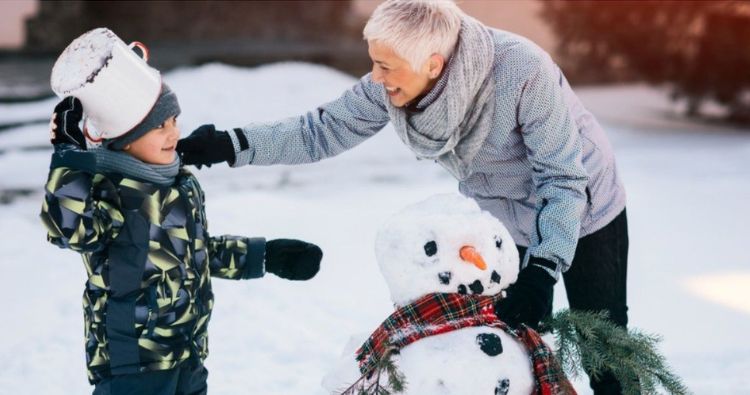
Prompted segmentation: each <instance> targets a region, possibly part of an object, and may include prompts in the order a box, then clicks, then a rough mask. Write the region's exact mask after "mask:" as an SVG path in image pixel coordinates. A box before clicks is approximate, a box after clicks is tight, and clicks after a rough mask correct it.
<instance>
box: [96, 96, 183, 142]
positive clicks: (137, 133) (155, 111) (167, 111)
mask: <svg viewBox="0 0 750 395" xmlns="http://www.w3.org/2000/svg"><path fill="white" fill-rule="evenodd" d="M177 115H180V103H178V102H177V95H175V94H174V92H172V90H171V89H169V86H167V84H165V83H162V84H161V94H159V98H158V99H156V103H155V104H154V107H153V108H152V109H151V111H150V112H149V113H148V114H147V115H146V117H145V118H144V119H143V121H141V123H139V124H138V125H136V126H135V127H134V128H133V129H131V130H130V131H129V132H127V133H125V134H123V135H122V136H119V137H116V138H113V139H108V140H104V142H103V143H102V145H104V147H106V148H109V149H111V150H117V151H119V150H122V149H123V148H125V146H126V145H128V144H130V143H132V142H133V141H135V140H137V139H138V138H140V137H141V136H143V135H144V134H146V133H147V132H148V131H149V130H151V129H154V128H156V127H158V126H159V125H161V124H162V123H163V122H164V121H166V120H167V119H168V118H169V117H172V116H177Z"/></svg>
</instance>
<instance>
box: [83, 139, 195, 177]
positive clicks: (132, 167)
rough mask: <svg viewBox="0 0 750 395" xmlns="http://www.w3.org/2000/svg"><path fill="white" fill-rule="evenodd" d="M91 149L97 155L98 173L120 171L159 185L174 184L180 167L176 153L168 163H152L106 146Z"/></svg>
mask: <svg viewBox="0 0 750 395" xmlns="http://www.w3.org/2000/svg"><path fill="white" fill-rule="evenodd" d="M91 151H93V152H94V154H95V155H96V172H97V173H120V174H124V175H126V176H128V177H133V178H136V179H139V180H143V181H148V182H152V183H154V184H157V185H159V186H169V185H172V184H174V181H175V177H177V172H178V171H179V169H180V161H179V159H178V158H177V155H175V160H174V161H173V162H172V163H170V164H168V165H152V164H150V163H145V162H143V161H140V160H138V159H136V158H135V157H133V156H132V155H129V154H126V153H124V152H121V151H112V150H109V149H106V148H94V149H92V150H91Z"/></svg>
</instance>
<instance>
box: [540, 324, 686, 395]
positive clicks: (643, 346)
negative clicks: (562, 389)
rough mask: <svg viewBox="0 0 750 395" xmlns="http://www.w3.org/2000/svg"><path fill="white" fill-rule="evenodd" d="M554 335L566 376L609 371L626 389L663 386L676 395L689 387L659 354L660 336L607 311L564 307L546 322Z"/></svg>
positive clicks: (649, 390) (646, 393) (648, 390)
mask: <svg viewBox="0 0 750 395" xmlns="http://www.w3.org/2000/svg"><path fill="white" fill-rule="evenodd" d="M545 326H546V327H547V328H548V329H550V330H551V331H552V332H553V333H554V336H555V343H556V348H557V350H556V354H557V355H558V358H559V360H560V363H561V364H562V367H563V370H564V371H565V373H566V374H567V375H568V376H571V377H578V376H579V374H580V371H581V368H583V370H584V371H586V372H588V374H589V375H590V376H591V377H594V378H600V377H601V376H602V375H603V374H606V373H611V374H612V375H613V376H614V377H615V378H617V380H618V381H619V382H620V384H621V385H622V390H623V394H626V395H630V394H633V395H637V394H644V395H651V394H658V392H657V390H658V388H659V387H661V388H663V389H665V390H666V391H667V393H669V394H673V395H687V394H689V393H690V391H689V390H688V389H687V387H686V386H685V385H684V384H683V383H682V381H681V379H680V378H679V377H678V376H676V375H675V374H674V373H672V372H671V371H670V370H669V367H668V366H667V363H666V359H665V358H664V357H663V356H662V355H661V354H659V353H658V351H657V347H656V346H657V343H658V342H659V341H660V340H661V339H660V338H659V337H658V336H654V335H650V334H645V333H643V332H641V331H639V330H630V331H628V330H626V329H624V328H621V327H619V326H617V325H615V324H614V323H613V322H612V321H610V320H609V319H608V318H607V314H606V312H604V313H587V312H578V311H575V312H574V311H570V310H563V311H560V312H557V313H555V314H554V315H553V316H552V317H551V318H550V319H548V320H546V321H545Z"/></svg>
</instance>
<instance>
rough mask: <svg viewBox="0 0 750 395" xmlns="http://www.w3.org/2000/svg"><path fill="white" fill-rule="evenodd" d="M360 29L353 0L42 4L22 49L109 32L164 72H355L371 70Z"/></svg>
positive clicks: (58, 46) (57, 46)
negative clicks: (276, 68) (284, 67)
mask: <svg viewBox="0 0 750 395" xmlns="http://www.w3.org/2000/svg"><path fill="white" fill-rule="evenodd" d="M363 23H364V19H363V17H361V16H359V15H356V14H355V13H354V12H353V8H352V2H351V1H350V0H322V1H314V2H312V1H310V2H307V1H306V2H303V1H267V2H266V1H263V2H261V1H259V2H238V1H206V0H198V1H188V2H181V1H150V2H142V1H108V2H103V1H102V2H90V1H82V0H69V1H64V2H57V1H42V2H41V4H40V7H39V12H38V14H37V15H35V16H34V17H33V18H30V19H28V20H27V23H26V43H25V46H24V50H25V51H26V52H29V53H50V54H57V53H59V52H60V51H62V49H64V48H65V46H67V45H68V44H69V43H70V42H71V40H73V39H74V38H76V37H78V36H79V35H80V34H81V33H83V32H85V31H88V30H90V29H93V28H96V27H102V26H104V27H108V28H110V29H112V30H113V31H114V32H115V33H117V35H118V36H120V37H121V38H122V39H123V40H124V41H126V42H129V41H134V40H138V41H142V42H144V43H146V44H147V46H149V48H151V49H152V55H153V58H152V59H153V60H152V62H153V64H154V65H155V66H157V67H159V68H164V69H168V68H171V67H174V66H177V65H186V64H188V65H189V64H199V63H204V62H207V61H221V62H226V63H233V64H241V65H256V64H260V63H267V62H274V61H280V60H289V59H295V60H300V61H309V62H317V63H324V64H328V65H331V66H333V67H337V68H340V69H344V70H347V71H355V70H357V69H362V67H366V64H367V57H366V56H367V53H366V50H365V49H364V48H363V46H362V45H361V42H360V37H361V33H360V31H359V29H361V26H362V25H363Z"/></svg>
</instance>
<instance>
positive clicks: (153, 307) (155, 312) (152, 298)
mask: <svg viewBox="0 0 750 395" xmlns="http://www.w3.org/2000/svg"><path fill="white" fill-rule="evenodd" d="M158 316H159V304H158V303H157V301H156V288H154V286H151V287H149V290H148V318H146V337H148V338H149V339H150V338H152V337H153V336H154V330H155V329H156V321H157V318H158Z"/></svg>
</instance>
